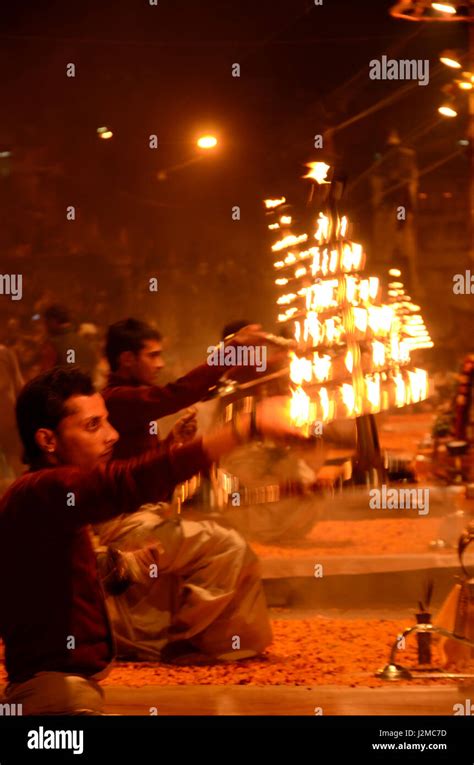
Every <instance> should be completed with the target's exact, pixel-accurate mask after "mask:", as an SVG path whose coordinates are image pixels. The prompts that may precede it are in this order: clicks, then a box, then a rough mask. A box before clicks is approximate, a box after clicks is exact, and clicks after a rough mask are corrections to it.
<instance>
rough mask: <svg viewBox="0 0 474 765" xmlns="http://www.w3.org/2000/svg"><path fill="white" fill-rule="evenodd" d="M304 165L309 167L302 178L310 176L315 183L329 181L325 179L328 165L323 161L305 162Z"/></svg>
mask: <svg viewBox="0 0 474 765" xmlns="http://www.w3.org/2000/svg"><path fill="white" fill-rule="evenodd" d="M306 167H309V168H310V170H309V173H308V174H307V175H304V176H303V178H312V180H313V181H316V183H319V184H321V183H329V181H327V180H326V176H327V174H328V170H329V168H330V165H326V163H325V162H307V163H306Z"/></svg>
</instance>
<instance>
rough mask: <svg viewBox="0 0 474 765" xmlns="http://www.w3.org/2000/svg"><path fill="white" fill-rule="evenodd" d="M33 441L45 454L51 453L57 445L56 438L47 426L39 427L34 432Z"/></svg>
mask: <svg viewBox="0 0 474 765" xmlns="http://www.w3.org/2000/svg"><path fill="white" fill-rule="evenodd" d="M35 441H36V443H37V444H38V446H39V448H40V449H41V451H42V452H43V454H45V455H48V454H50V455H53V454H54V452H55V451H56V449H57V446H58V439H57V438H56V435H55V434H54V433H53V431H52V430H50V429H49V428H39V429H38V430H37V431H36V433H35Z"/></svg>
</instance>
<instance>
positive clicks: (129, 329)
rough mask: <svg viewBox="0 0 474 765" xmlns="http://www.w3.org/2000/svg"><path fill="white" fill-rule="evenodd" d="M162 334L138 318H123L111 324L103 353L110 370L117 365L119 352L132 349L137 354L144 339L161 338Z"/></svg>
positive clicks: (114, 370)
mask: <svg viewBox="0 0 474 765" xmlns="http://www.w3.org/2000/svg"><path fill="white" fill-rule="evenodd" d="M161 339H162V336H161V334H160V332H158V330H157V329H154V328H153V327H152V326H151V325H150V324H147V323H146V322H144V321H139V320H138V319H123V320H122V321H117V322H116V323H115V324H111V326H110V327H109V329H108V332H107V339H106V341H105V355H106V356H107V361H108V362H109V365H110V369H111V370H112V372H116V371H117V369H118V367H119V359H120V354H121V353H123V352H124V351H132V353H134V354H135V355H137V354H138V353H139V352H140V351H141V349H142V348H143V347H144V345H145V341H146V340H158V341H159V340H161Z"/></svg>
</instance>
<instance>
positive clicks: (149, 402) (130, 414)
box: [103, 364, 225, 434]
mask: <svg viewBox="0 0 474 765" xmlns="http://www.w3.org/2000/svg"><path fill="white" fill-rule="evenodd" d="M224 371H225V367H220V366H208V365H207V364H201V366H199V367H196V368H195V369H193V370H192V371H191V372H189V373H188V374H187V375H184V376H183V377H180V378H179V379H178V380H176V381H175V382H172V383H169V384H168V385H164V386H163V387H162V388H161V387H159V386H158V385H150V386H133V385H118V386H116V387H109V388H106V389H105V390H104V391H103V396H104V399H105V403H106V404H107V409H108V410H109V413H110V420H111V422H112V424H113V425H114V427H115V428H117V430H118V431H119V433H120V434H122V433H128V432H130V431H137V430H140V429H141V427H144V426H148V423H149V422H150V420H159V419H160V418H161V417H166V416H167V415H168V414H174V412H179V410H180V409H184V408H185V407H187V406H190V405H191V404H195V403H196V401H200V400H201V399H202V398H204V396H205V395H206V394H207V392H208V390H209V388H211V387H212V386H213V385H215V384H216V383H217V381H218V380H219V378H220V377H221V375H222V374H223V372H224Z"/></svg>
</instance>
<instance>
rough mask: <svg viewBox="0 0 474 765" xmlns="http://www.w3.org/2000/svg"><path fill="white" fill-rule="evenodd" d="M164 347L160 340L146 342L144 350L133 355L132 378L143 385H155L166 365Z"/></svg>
mask: <svg viewBox="0 0 474 765" xmlns="http://www.w3.org/2000/svg"><path fill="white" fill-rule="evenodd" d="M162 351H163V347H162V345H161V343H160V342H159V341H158V340H145V341H144V343H143V348H142V349H141V350H140V351H139V352H138V353H137V354H134V355H133V360H132V362H131V367H130V372H131V374H132V377H133V378H134V380H136V381H137V382H139V383H141V384H142V385H153V383H154V382H155V380H156V378H157V376H158V374H159V372H160V371H161V370H162V369H163V367H164V365H165V363H164V361H163V356H162Z"/></svg>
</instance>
